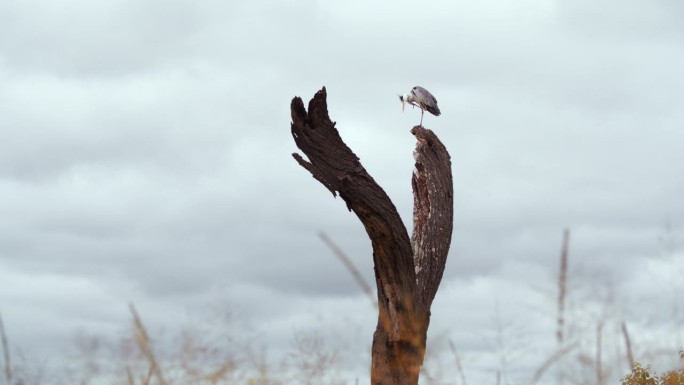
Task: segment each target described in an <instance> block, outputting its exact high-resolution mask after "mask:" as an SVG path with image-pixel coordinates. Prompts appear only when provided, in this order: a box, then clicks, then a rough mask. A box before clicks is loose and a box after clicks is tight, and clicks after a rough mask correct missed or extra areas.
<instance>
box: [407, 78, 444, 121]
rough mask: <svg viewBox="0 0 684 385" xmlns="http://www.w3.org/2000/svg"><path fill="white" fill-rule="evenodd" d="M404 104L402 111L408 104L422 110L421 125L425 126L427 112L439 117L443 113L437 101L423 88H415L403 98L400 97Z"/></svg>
mask: <svg viewBox="0 0 684 385" xmlns="http://www.w3.org/2000/svg"><path fill="white" fill-rule="evenodd" d="M399 100H401V103H402V109H403V107H404V105H405V104H406V103H408V104H410V105H413V106H416V107H419V108H420V125H421V126H422V125H423V114H424V113H425V111H427V112H429V113H431V114H432V115H435V116H439V115H440V114H441V112H440V111H439V107H438V106H437V99H435V97H434V96H432V94H431V93H430V91H428V90H426V89H425V88H423V87H420V86H415V87H413V88H411V91H410V92H409V93H408V94H406V95H403V96H401V95H400V96H399Z"/></svg>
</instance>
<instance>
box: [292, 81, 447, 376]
mask: <svg viewBox="0 0 684 385" xmlns="http://www.w3.org/2000/svg"><path fill="white" fill-rule="evenodd" d="M326 96H327V94H326V90H325V88H323V89H322V90H320V91H318V92H317V93H316V95H315V96H314V97H313V99H311V101H310V102H309V108H308V112H307V110H306V109H305V108H304V102H303V101H302V99H301V98H299V97H295V98H293V99H292V104H291V114H292V125H291V129H292V137H293V138H294V141H295V143H296V144H297V147H299V149H301V151H302V152H303V153H304V154H305V155H306V156H307V158H308V161H307V160H305V159H304V158H302V156H301V155H299V154H297V153H295V154H292V156H293V157H294V158H295V159H296V160H297V162H299V164H300V165H301V166H302V167H304V168H305V169H306V170H308V171H309V172H310V173H311V175H312V176H313V177H314V178H315V179H317V180H318V181H319V182H320V183H322V184H323V185H324V186H325V187H326V188H328V190H330V192H331V193H332V194H333V196H337V194H339V196H340V197H341V198H342V199H343V200H344V201H345V202H346V204H347V208H348V209H349V210H350V211H353V212H354V213H355V214H356V216H357V217H358V218H359V219H360V220H361V223H362V224H363V225H364V227H365V228H366V233H367V234H368V237H369V238H370V240H371V243H372V246H373V262H374V264H375V280H376V285H377V290H378V310H379V315H378V325H377V327H376V330H375V334H374V336H373V348H372V365H371V383H372V384H374V385H381V384H382V385H385V384H388V385H389V384H392V385H398V384H402V385H404V384H406V385H415V384H417V383H418V375H419V372H420V367H421V365H422V363H423V357H424V354H425V344H426V336H427V329H428V325H429V321H430V305H431V304H432V300H433V299H434V296H435V294H436V292H437V288H438V287H439V282H440V280H441V278H442V273H443V272H444V266H445V263H446V257H447V253H448V251H449V245H450V243H451V231H452V228H453V223H452V222H453V183H452V177H451V161H450V157H449V154H448V152H447V150H446V148H445V147H444V145H442V143H441V142H440V141H439V139H438V138H437V136H436V135H435V134H434V133H433V132H432V131H430V130H428V129H425V128H423V127H420V126H416V127H414V128H413V129H412V130H411V133H412V134H413V135H415V137H416V139H417V144H416V150H415V152H414V157H415V160H416V168H415V170H414V173H413V180H412V184H413V191H414V231H413V236H412V237H411V239H409V236H408V232H407V231H406V228H405V227H404V224H403V222H402V221H401V218H400V216H399V213H398V212H397V209H396V207H395V206H394V204H393V203H392V201H391V200H390V198H389V197H388V196H387V194H386V193H385V191H384V190H383V189H382V188H381V187H380V186H379V185H378V184H377V183H376V182H375V180H374V179H373V178H372V177H371V176H370V175H369V174H368V172H367V171H366V169H365V168H364V167H363V166H362V165H361V163H360V162H359V158H358V157H357V156H356V155H355V154H354V153H353V152H352V150H351V149H350V148H349V147H347V145H346V144H345V143H344V142H343V141H342V138H340V135H339V132H338V131H337V129H336V128H335V122H332V121H331V120H330V117H329V116H328V107H327V102H326Z"/></svg>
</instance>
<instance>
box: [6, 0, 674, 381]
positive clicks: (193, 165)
mask: <svg viewBox="0 0 684 385" xmlns="http://www.w3.org/2000/svg"><path fill="white" fill-rule="evenodd" d="M683 68H684V2H682V1H681V0H629V1H624V0H621V1H617V0H602V1H590V0H555V1H554V0H549V1H532V0H524V1H517V2H511V1H505V0H485V1H424V2H415V1H405V0H394V1H378V2H367V1H360V0H348V1H345V2H334V3H333V2H327V1H322V0H318V1H316V0H301V1H300V0H291V1H277V2H276V1H273V2H266V1H244V2H237V1H227V2H226V1H215V0H212V1H201V2H195V1H190V0H177V1H161V0H149V1H132V0H118V1H117V0H111V1H99V2H93V1H82V0H59V1H48V2H46V1H39V0H1V1H0V146H1V147H0V313H1V314H2V316H3V319H4V321H5V327H6V329H7V332H8V334H9V337H10V342H11V345H12V349H14V350H15V351H18V350H21V351H22V352H23V353H24V354H25V356H27V357H31V358H30V359H28V361H30V364H31V365H34V364H35V365H38V364H41V363H44V362H48V365H49V363H55V362H57V361H56V360H57V359H55V358H54V357H55V354H56V353H58V352H63V351H65V350H68V349H70V348H71V346H72V345H73V340H74V336H75V335H77V334H79V333H81V334H88V335H97V336H101V337H102V338H108V339H111V340H112V341H116V340H118V339H120V338H121V337H122V336H124V335H126V334H127V332H128V328H129V324H130V313H129V312H128V307H127V304H128V302H129V301H132V302H134V303H135V304H136V306H137V308H138V310H139V312H140V313H141V316H142V317H143V319H144V321H145V322H146V324H147V325H148V327H149V328H150V330H151V332H152V334H155V333H161V331H163V330H166V331H173V330H176V329H178V328H180V327H188V328H194V329H196V330H203V332H206V333H215V332H217V331H220V332H221V333H226V334H230V335H232V336H234V337H236V338H239V339H241V341H242V342H241V343H244V344H248V345H252V346H256V347H264V348H265V349H267V350H268V352H269V357H270V359H272V360H273V361H278V360H279V359H280V358H281V357H283V356H285V355H286V353H285V352H287V351H288V349H290V348H291V347H292V340H293V337H294V336H295V335H296V334H297V333H305V334H306V333H314V334H318V335H320V336H321V337H322V338H323V340H324V341H325V344H326V346H327V347H329V349H331V350H337V351H338V353H339V357H340V360H339V367H340V371H341V373H342V374H341V376H342V377H343V378H344V379H345V380H346V381H347V382H346V383H348V384H351V383H354V380H355V379H356V378H360V379H361V380H362V381H363V379H365V378H367V376H368V365H369V362H370V358H369V357H370V355H369V352H370V344H371V339H372V333H373V331H374V328H375V323H376V317H377V315H376V314H375V311H374V309H373V308H372V307H371V305H370V303H369V302H368V299H367V298H366V297H364V295H363V293H362V292H361V291H360V289H359V288H358V286H357V285H356V284H355V283H354V281H353V278H352V277H351V275H350V274H349V273H348V272H347V271H346V270H345V269H344V267H343V265H342V264H341V263H340V262H339V261H338V260H337V259H335V257H334V255H333V254H332V252H331V251H330V250H329V249H328V248H327V247H326V246H325V244H323V242H321V240H320V239H319V238H318V237H317V235H316V234H317V232H318V231H324V232H326V233H327V234H328V235H329V236H330V237H331V238H332V239H334V240H335V242H337V243H338V244H339V246H340V247H341V248H342V249H343V250H345V252H346V253H347V254H348V255H349V257H350V258H351V259H352V260H353V261H354V263H355V264H356V265H357V266H358V268H359V269H360V270H361V272H362V274H363V275H364V276H365V277H366V278H367V279H368V280H369V281H370V282H373V281H372V279H373V266H372V256H371V249H370V242H369V240H368V239H367V237H366V234H365V232H364V230H363V227H362V225H361V224H360V223H359V221H358V220H357V218H356V217H355V215H353V214H352V213H350V212H348V211H347V209H346V206H345V204H344V202H343V201H342V200H341V199H339V198H338V199H334V198H333V197H332V196H331V194H330V193H329V192H328V191H327V189H325V188H324V187H323V186H322V185H320V184H319V183H318V182H317V181H315V180H314V179H313V178H311V176H310V174H309V173H308V172H307V171H305V170H304V169H302V168H301V167H299V166H298V165H297V163H296V162H295V161H294V160H293V159H292V157H291V155H290V154H291V153H292V152H295V151H296V150H297V149H296V147H295V145H294V141H293V140H292V137H291V134H290V122H291V120H290V115H289V106H290V101H291V99H292V97H294V96H301V97H302V98H303V99H304V100H305V103H307V102H308V100H309V99H310V98H311V97H312V96H313V95H314V93H315V92H316V91H317V90H319V89H320V88H321V87H322V86H325V87H326V88H327V91H328V108H329V113H330V116H331V118H332V120H334V121H337V128H338V130H339V131H340V134H341V136H342V138H343V139H344V140H345V141H346V143H347V144H348V145H349V146H350V147H351V148H352V149H353V150H354V152H355V153H356V154H357V155H358V156H359V157H360V158H361V162H362V163H363V165H364V166H365V167H366V169H367V170H368V171H369V173H370V174H371V175H372V176H373V177H374V178H375V179H376V181H378V183H380V185H381V186H383V188H384V189H385V190H386V192H387V193H388V194H389V196H390V197H391V198H392V200H393V201H394V203H395V204H396V206H397V208H398V209H399V211H400V214H401V216H402V218H403V219H404V221H405V223H406V225H407V227H408V228H409V231H410V226H411V223H410V220H411V218H412V202H413V198H412V194H411V185H410V178H411V173H412V168H413V157H412V151H413V148H414V145H415V141H414V138H413V136H412V135H411V134H410V133H409V130H410V128H411V127H412V126H413V125H416V124H418V122H419V119H420V111H418V110H415V109H410V108H409V109H407V111H406V112H404V113H402V112H401V105H400V103H399V101H398V98H397V94H399V93H405V92H407V91H408V90H409V89H410V88H411V87H413V86H415V85H421V86H423V87H425V88H427V89H428V90H430V91H431V92H432V93H433V94H434V95H435V96H436V98H437V100H438V101H439V107H440V109H441V111H442V116H440V117H434V116H432V115H426V116H425V121H424V125H425V126H426V127H427V128H430V129H432V130H434V131H435V132H436V133H437V135H438V136H439V137H440V138H441V140H442V141H443V142H444V144H445V145H446V146H447V148H448V150H449V151H450V153H451V157H452V162H453V173H454V188H455V226H454V236H453V243H452V246H451V252H450V254H449V259H448V261H447V268H446V272H445V275H444V279H443V281H442V285H441V289H440V291H439V292H438V293H437V297H436V299H435V302H434V304H433V307H432V325H431V329H430V338H431V341H432V342H429V344H431V345H430V346H429V348H430V347H432V348H433V352H429V353H428V354H429V355H428V362H427V364H428V367H432V368H433V369H434V368H436V367H440V365H439V364H435V363H439V362H443V363H442V364H441V367H442V368H443V369H444V371H445V372H446V373H447V374H445V377H446V380H448V383H452V384H456V383H458V381H457V379H455V377H454V376H453V375H452V374H453V373H454V371H453V365H452V362H453V356H452V355H451V353H450V352H449V351H448V346H446V345H445V344H444V341H445V340H446V338H450V339H451V340H452V341H453V343H454V345H455V346H456V348H457V349H458V350H459V352H460V354H461V356H462V359H463V365H464V369H465V372H466V375H467V376H468V379H469V382H471V383H484V381H489V383H494V380H495V372H496V371H497V370H500V371H502V373H503V376H504V380H505V381H506V382H509V383H526V381H528V380H529V379H530V378H531V377H532V375H533V373H534V370H536V368H538V367H539V366H540V365H541V363H542V362H543V360H544V359H546V358H548V357H549V356H550V355H552V354H553V352H554V350H555V349H556V345H555V340H554V338H555V337H554V331H555V329H554V328H555V308H556V305H555V298H556V295H557V291H556V285H557V283H556V278H555V277H556V276H557V274H558V272H557V270H558V264H559V262H558V255H559V252H560V247H561V239H562V231H563V229H564V228H565V227H568V228H570V229H571V244H570V263H569V264H570V278H569V281H570V282H569V285H570V294H569V298H568V300H569V312H570V314H571V319H570V320H569V322H570V323H571V324H572V325H573V327H574V328H575V329H573V330H574V331H569V332H568V333H569V334H570V335H572V336H573V338H576V339H577V340H578V341H580V342H581V344H582V348H581V349H578V351H576V352H574V353H572V354H571V355H569V357H568V358H567V362H566V364H567V365H572V363H573V362H575V363H576V362H580V361H581V358H582V357H581V353H584V354H590V355H591V354H594V353H593V350H591V349H593V346H595V342H594V341H593V338H594V334H592V333H593V331H594V330H595V327H596V322H597V321H598V320H599V319H604V320H605V323H606V326H605V330H606V333H607V335H606V337H605V338H606V341H607V342H606V343H607V344H610V346H609V347H607V348H606V350H607V351H609V352H608V353H606V354H607V355H610V354H612V356H611V357H613V356H614V357H619V359H620V360H622V361H618V358H614V359H613V358H610V359H611V360H612V361H610V363H611V365H612V367H613V368H614V371H613V372H611V374H610V375H611V376H613V378H616V376H617V375H621V374H623V373H624V371H625V370H626V365H625V364H624V359H623V356H624V353H623V352H624V348H623V345H622V341H621V340H620V339H619V338H618V337H619V334H618V333H619V322H620V321H622V320H625V321H626V322H627V324H628V326H629V327H630V332H631V333H632V335H633V340H634V346H635V353H636V355H637V359H639V360H645V361H647V362H651V361H653V362H660V361H658V360H659V359H661V358H662V357H656V356H654V354H653V352H656V351H659V350H663V349H665V350H667V351H668V353H667V354H668V355H669V354H670V353H669V352H676V351H677V349H678V348H681V347H682V344H684V331H682V327H681V325H682V324H684V306H683V301H684V300H682V298H684V297H682V295H684V285H683V284H682V279H681V276H682V275H684V251H683V250H682V245H683V243H682V241H683V240H684V236H683V235H682V226H681V223H682V222H683V221H684V199H682V198H683V196H684V178H683V177H682V166H683V165H684V127H683V126H684V108H683V106H684V76H682V69H683ZM373 286H374V283H373ZM217 314H218V315H221V317H219V319H221V320H225V322H217V321H216V319H217V318H216V315H217ZM224 316H225V317H224ZM222 317H223V318H222ZM585 330H588V332H584V331H585ZM573 333H574V334H573ZM441 352H443V354H442V353H441ZM430 354H432V355H430ZM675 356H676V355H675V354H674V353H673V355H672V358H675ZM578 360H580V361H578ZM618 362H620V364H619V365H618ZM55 365H58V364H55ZM430 365H432V366H430ZM663 365H666V363H665V364H663ZM435 370H436V369H435ZM592 373H593V372H592ZM552 379H553V376H551V375H549V376H547V377H545V378H544V380H545V381H552Z"/></svg>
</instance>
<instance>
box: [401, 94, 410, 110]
mask: <svg viewBox="0 0 684 385" xmlns="http://www.w3.org/2000/svg"><path fill="white" fill-rule="evenodd" d="M399 100H401V112H404V109H405V108H406V102H407V101H408V94H406V95H399Z"/></svg>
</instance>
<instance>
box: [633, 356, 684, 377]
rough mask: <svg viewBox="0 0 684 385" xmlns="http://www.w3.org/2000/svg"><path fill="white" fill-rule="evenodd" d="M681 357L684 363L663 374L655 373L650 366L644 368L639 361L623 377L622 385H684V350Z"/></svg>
mask: <svg viewBox="0 0 684 385" xmlns="http://www.w3.org/2000/svg"><path fill="white" fill-rule="evenodd" d="M679 357H680V358H681V360H682V363H683V365H682V366H681V367H680V368H679V369H678V370H670V371H669V372H665V373H663V374H661V375H657V374H655V373H653V370H652V369H651V367H650V366H646V367H645V368H644V367H642V366H641V364H639V363H638V362H637V363H635V364H634V368H633V369H632V372H631V373H629V374H627V375H626V376H625V377H624V378H623V379H622V385H684V351H681V352H680V353H679Z"/></svg>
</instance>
